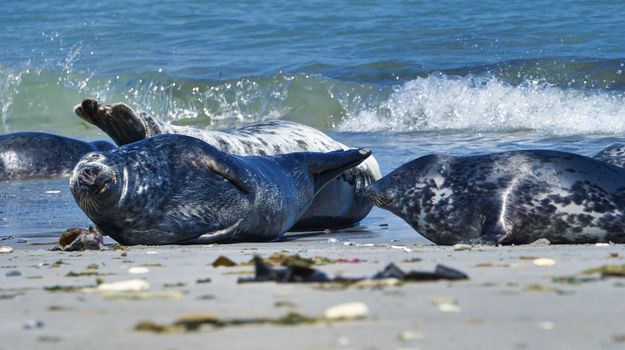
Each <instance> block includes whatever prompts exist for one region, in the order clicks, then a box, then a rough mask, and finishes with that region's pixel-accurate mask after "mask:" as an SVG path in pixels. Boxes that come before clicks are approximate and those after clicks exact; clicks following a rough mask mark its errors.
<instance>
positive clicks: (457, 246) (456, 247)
mask: <svg viewBox="0 0 625 350" xmlns="http://www.w3.org/2000/svg"><path fill="white" fill-rule="evenodd" d="M452 248H453V249H454V250H456V251H462V250H471V249H472V248H473V246H472V245H470V244H462V243H458V244H454V245H453V246H452Z"/></svg>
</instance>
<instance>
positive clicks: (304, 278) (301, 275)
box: [238, 255, 468, 284]
mask: <svg viewBox="0 0 625 350" xmlns="http://www.w3.org/2000/svg"><path fill="white" fill-rule="evenodd" d="M253 261H254V265H255V271H256V273H255V276H254V277H251V278H239V281H238V282H239V283H247V282H267V281H273V282H281V283H305V282H320V283H327V282H336V283H341V284H354V283H357V282H361V281H364V280H368V279H373V280H382V279H395V280H399V281H409V282H416V281H436V280H463V279H468V276H467V275H466V274H465V273H463V272H461V271H458V270H455V269H452V268H450V267H446V266H443V265H437V266H436V268H435V270H434V271H433V272H429V271H408V272H404V271H403V270H401V269H400V268H399V267H397V266H396V265H395V264H392V263H391V264H388V265H387V266H386V267H385V268H384V270H382V271H380V272H378V273H376V274H375V275H374V276H373V277H371V278H365V277H357V278H345V277H336V278H334V279H330V278H329V277H328V275H326V274H325V273H324V272H322V271H319V270H316V269H313V268H311V267H307V266H301V265H299V264H296V265H293V266H291V265H287V266H286V268H283V269H278V268H273V267H271V266H270V265H269V264H267V263H266V262H265V261H264V260H263V259H262V258H261V257H260V256H258V255H257V256H254V259H253Z"/></svg>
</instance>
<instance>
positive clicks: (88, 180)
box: [76, 163, 113, 194]
mask: <svg viewBox="0 0 625 350" xmlns="http://www.w3.org/2000/svg"><path fill="white" fill-rule="evenodd" d="M107 170H108V168H107V167H106V166H105V165H102V164H97V163H88V164H83V165H82V166H81V167H80V168H79V169H77V174H76V183H77V185H78V187H79V188H80V189H81V190H83V191H85V192H89V193H95V194H98V193H101V192H103V191H105V190H106V184H107V183H108V182H109V181H111V180H113V177H112V176H111V174H110V172H108V171H107Z"/></svg>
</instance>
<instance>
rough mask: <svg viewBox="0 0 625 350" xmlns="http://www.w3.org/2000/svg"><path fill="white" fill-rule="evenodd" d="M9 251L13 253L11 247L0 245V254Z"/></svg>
mask: <svg viewBox="0 0 625 350" xmlns="http://www.w3.org/2000/svg"><path fill="white" fill-rule="evenodd" d="M11 253H13V248H11V247H9V246H2V247H0V254H11Z"/></svg>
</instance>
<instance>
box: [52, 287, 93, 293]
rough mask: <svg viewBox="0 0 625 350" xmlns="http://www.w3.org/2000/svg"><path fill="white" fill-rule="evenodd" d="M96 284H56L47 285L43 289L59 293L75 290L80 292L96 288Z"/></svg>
mask: <svg viewBox="0 0 625 350" xmlns="http://www.w3.org/2000/svg"><path fill="white" fill-rule="evenodd" d="M94 288H95V285H88V286H61V285H54V286H46V287H43V289H44V290H45V291H47V292H52V293H59V292H64V293H73V292H79V291H81V290H84V289H94Z"/></svg>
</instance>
